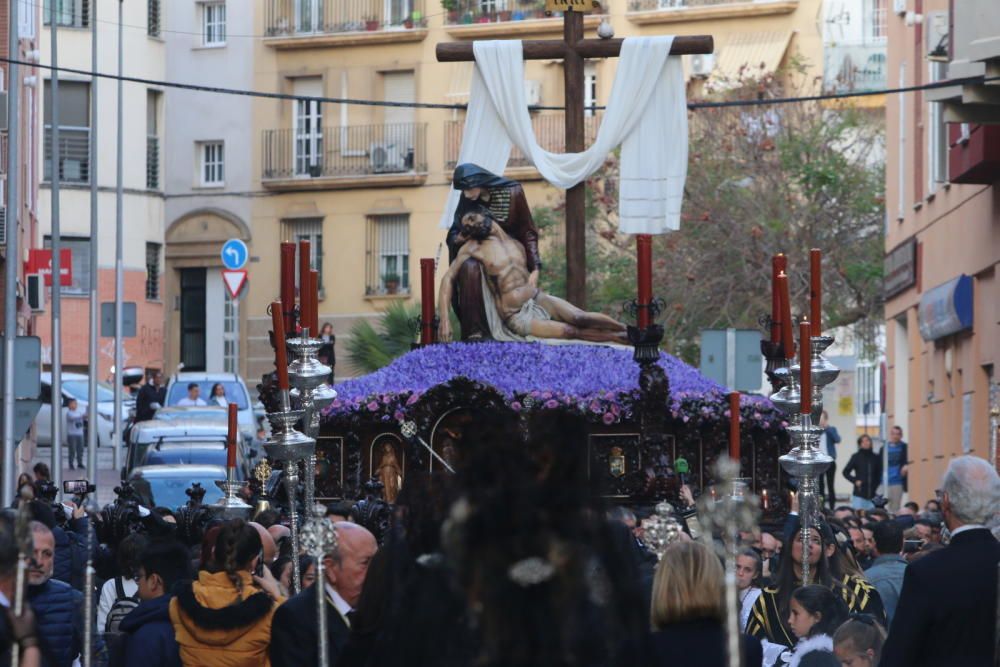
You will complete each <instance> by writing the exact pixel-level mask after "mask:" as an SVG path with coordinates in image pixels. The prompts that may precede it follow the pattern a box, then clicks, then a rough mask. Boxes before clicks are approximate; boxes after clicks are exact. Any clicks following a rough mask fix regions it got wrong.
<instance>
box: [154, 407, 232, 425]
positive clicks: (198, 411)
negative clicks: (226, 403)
mask: <svg viewBox="0 0 1000 667" xmlns="http://www.w3.org/2000/svg"><path fill="white" fill-rule="evenodd" d="M228 418H229V416H228V415H227V414H226V411H225V410H224V409H222V408H221V407H218V408H171V409H169V410H157V411H156V414H154V415H153V419H156V420H158V421H167V422H169V421H174V420H175V419H198V420H206V419H207V420H209V421H218V422H225V421H226V420H227V419H228Z"/></svg>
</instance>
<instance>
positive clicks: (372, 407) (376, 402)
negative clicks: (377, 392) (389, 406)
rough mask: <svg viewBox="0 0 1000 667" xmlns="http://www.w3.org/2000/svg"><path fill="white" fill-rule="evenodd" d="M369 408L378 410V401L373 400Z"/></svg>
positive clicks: (373, 410) (374, 410)
mask: <svg viewBox="0 0 1000 667" xmlns="http://www.w3.org/2000/svg"><path fill="white" fill-rule="evenodd" d="M368 409H369V410H370V411H372V412H376V411H377V410H378V401H372V402H371V403H369V404H368Z"/></svg>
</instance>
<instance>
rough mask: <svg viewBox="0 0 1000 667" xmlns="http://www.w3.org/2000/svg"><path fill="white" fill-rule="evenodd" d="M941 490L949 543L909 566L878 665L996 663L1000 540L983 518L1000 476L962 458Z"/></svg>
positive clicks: (994, 500) (996, 495)
mask: <svg viewBox="0 0 1000 667" xmlns="http://www.w3.org/2000/svg"><path fill="white" fill-rule="evenodd" d="M942 491H943V497H942V501H941V511H942V513H943V514H944V520H945V523H946V524H947V526H948V530H950V531H951V543H950V544H949V546H948V547H947V548H945V549H940V550H938V551H935V552H933V553H930V554H928V555H927V556H924V557H923V558H921V559H919V560H917V561H915V562H913V563H911V564H910V565H909V566H907V568H906V574H905V575H904V577H903V588H902V591H901V592H900V596H899V603H898V605H897V606H896V615H895V617H893V619H892V626H891V628H890V629H889V638H888V640H887V641H886V644H885V649H884V651H883V654H882V662H880V663H879V665H881V666H882V667H904V666H905V667H920V666H921V665H928V666H930V665H934V666H938V665H962V667H993V665H994V662H993V659H994V651H995V648H996V647H995V641H996V640H995V636H994V633H995V630H996V614H997V564H998V562H1000V542H997V540H996V538H994V537H993V534H992V533H991V532H990V530H989V529H988V528H986V527H985V525H984V524H985V523H986V521H987V520H988V519H989V518H990V517H991V516H992V515H993V513H994V512H995V511H996V509H997V507H1000V476H998V475H997V472H996V470H994V469H993V466H991V465H990V464H989V463H987V462H986V461H985V460H983V459H980V458H976V457H973V456H962V457H959V458H957V459H954V460H952V462H951V464H950V465H949V466H948V470H947V472H946V473H945V475H944V481H943V483H942Z"/></svg>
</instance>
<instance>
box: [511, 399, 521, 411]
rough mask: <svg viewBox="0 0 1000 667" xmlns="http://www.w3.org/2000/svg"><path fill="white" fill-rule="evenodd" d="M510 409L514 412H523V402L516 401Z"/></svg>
mask: <svg viewBox="0 0 1000 667" xmlns="http://www.w3.org/2000/svg"><path fill="white" fill-rule="evenodd" d="M510 409H511V410H513V411H514V412H520V411H521V402H520V401H514V402H513V403H511V404H510Z"/></svg>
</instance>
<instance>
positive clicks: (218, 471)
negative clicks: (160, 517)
mask: <svg viewBox="0 0 1000 667" xmlns="http://www.w3.org/2000/svg"><path fill="white" fill-rule="evenodd" d="M224 479H226V468H225V467H224V466H216V465H189V464H168V465H150V466H142V467H138V468H136V469H135V470H133V471H132V473H131V474H130V475H129V477H128V480H129V481H130V482H131V483H132V487H133V488H134V489H135V490H136V492H137V493H138V494H139V497H140V498H141V499H142V502H143V504H144V505H145V506H146V507H148V508H149V509H152V508H154V507H168V508H170V509H172V510H176V509H178V508H180V507H183V506H184V505H185V504H186V503H187V501H188V496H187V494H186V493H185V491H187V490H188V489H189V488H190V487H191V485H192V484H194V483H195V482H197V483H199V484H201V487H202V488H203V489H205V498H204V500H203V501H202V502H203V503H204V504H206V505H211V504H213V503H214V502H215V501H217V500H218V499H219V498H221V497H222V489H220V488H219V487H218V486H217V485H216V484H215V482H216V481H218V480H224Z"/></svg>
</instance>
